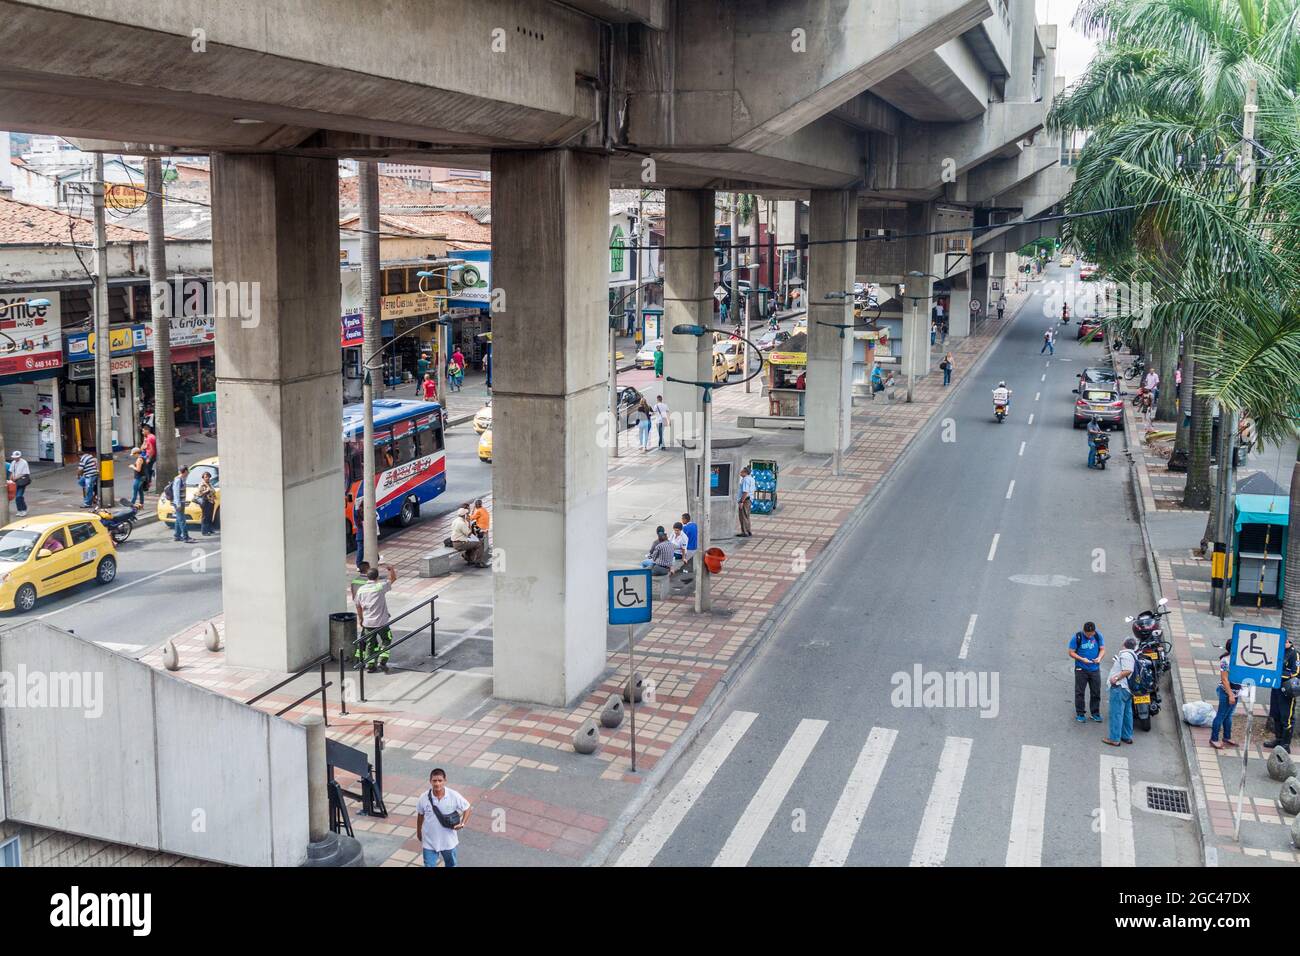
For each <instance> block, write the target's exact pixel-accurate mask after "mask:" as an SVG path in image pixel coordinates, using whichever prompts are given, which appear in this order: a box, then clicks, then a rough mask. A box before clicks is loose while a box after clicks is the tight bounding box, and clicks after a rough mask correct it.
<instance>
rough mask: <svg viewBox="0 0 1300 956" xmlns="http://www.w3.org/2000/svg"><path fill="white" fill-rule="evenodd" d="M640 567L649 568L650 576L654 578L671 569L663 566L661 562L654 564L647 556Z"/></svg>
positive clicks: (667, 572)
mask: <svg viewBox="0 0 1300 956" xmlns="http://www.w3.org/2000/svg"><path fill="white" fill-rule="evenodd" d="M641 567H643V568H649V569H650V576H651V577H656V578H661V577H663V576H664V575H665V574H669V573H670V572H671V571H672V568H665V567H664V566H663V565H662V564H655V563H654V562H653V561H651V560H650V559H649V558H646V559H645V560H644V561H642V562H641Z"/></svg>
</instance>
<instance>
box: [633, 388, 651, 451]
mask: <svg viewBox="0 0 1300 956" xmlns="http://www.w3.org/2000/svg"><path fill="white" fill-rule="evenodd" d="M636 414H637V422H636V427H637V437H638V438H639V440H640V442H641V450H642V451H649V450H650V420H651V418H652V417H653V413H652V412H651V411H650V403H649V402H647V401H646V400H645V399H644V398H642V399H641V403H640V404H639V405H637V407H636Z"/></svg>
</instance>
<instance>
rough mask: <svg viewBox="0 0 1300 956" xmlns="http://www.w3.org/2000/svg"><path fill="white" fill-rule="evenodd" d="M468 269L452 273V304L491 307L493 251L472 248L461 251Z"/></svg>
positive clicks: (460, 254)
mask: <svg viewBox="0 0 1300 956" xmlns="http://www.w3.org/2000/svg"><path fill="white" fill-rule="evenodd" d="M459 257H460V258H461V259H464V260H465V265H466V266H469V267H470V268H468V269H462V270H461V271H460V272H458V273H453V274H452V284H451V293H450V294H451V301H450V304H452V305H464V306H470V307H473V308H489V307H491V305H492V252H491V250H488V249H471V250H468V251H466V252H461V253H459Z"/></svg>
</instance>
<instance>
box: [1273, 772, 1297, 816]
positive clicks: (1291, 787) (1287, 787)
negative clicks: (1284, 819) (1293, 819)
mask: <svg viewBox="0 0 1300 956" xmlns="http://www.w3.org/2000/svg"><path fill="white" fill-rule="evenodd" d="M1277 802H1278V803H1279V804H1281V806H1282V809H1283V810H1285V811H1286V812H1287V813H1289V814H1291V815H1293V816H1296V815H1300V779H1297V778H1295V777H1290V778H1288V779H1287V781H1286V783H1284V784H1282V792H1281V793H1279V794H1278V795H1277Z"/></svg>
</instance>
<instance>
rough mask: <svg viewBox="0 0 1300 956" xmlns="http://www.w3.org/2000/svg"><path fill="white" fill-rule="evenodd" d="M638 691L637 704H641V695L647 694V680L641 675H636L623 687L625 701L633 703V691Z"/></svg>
mask: <svg viewBox="0 0 1300 956" xmlns="http://www.w3.org/2000/svg"><path fill="white" fill-rule="evenodd" d="M633 688H635V689H636V702H637V703H638V704H639V703H641V695H642V694H644V693H645V678H644V677H642V676H641V675H640V674H634V675H633V676H632V677H631V678H630V679H629V680H628V682H627V683H626V684H624V685H623V701H624V702H625V703H628V704H630V703H632V689H633Z"/></svg>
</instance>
